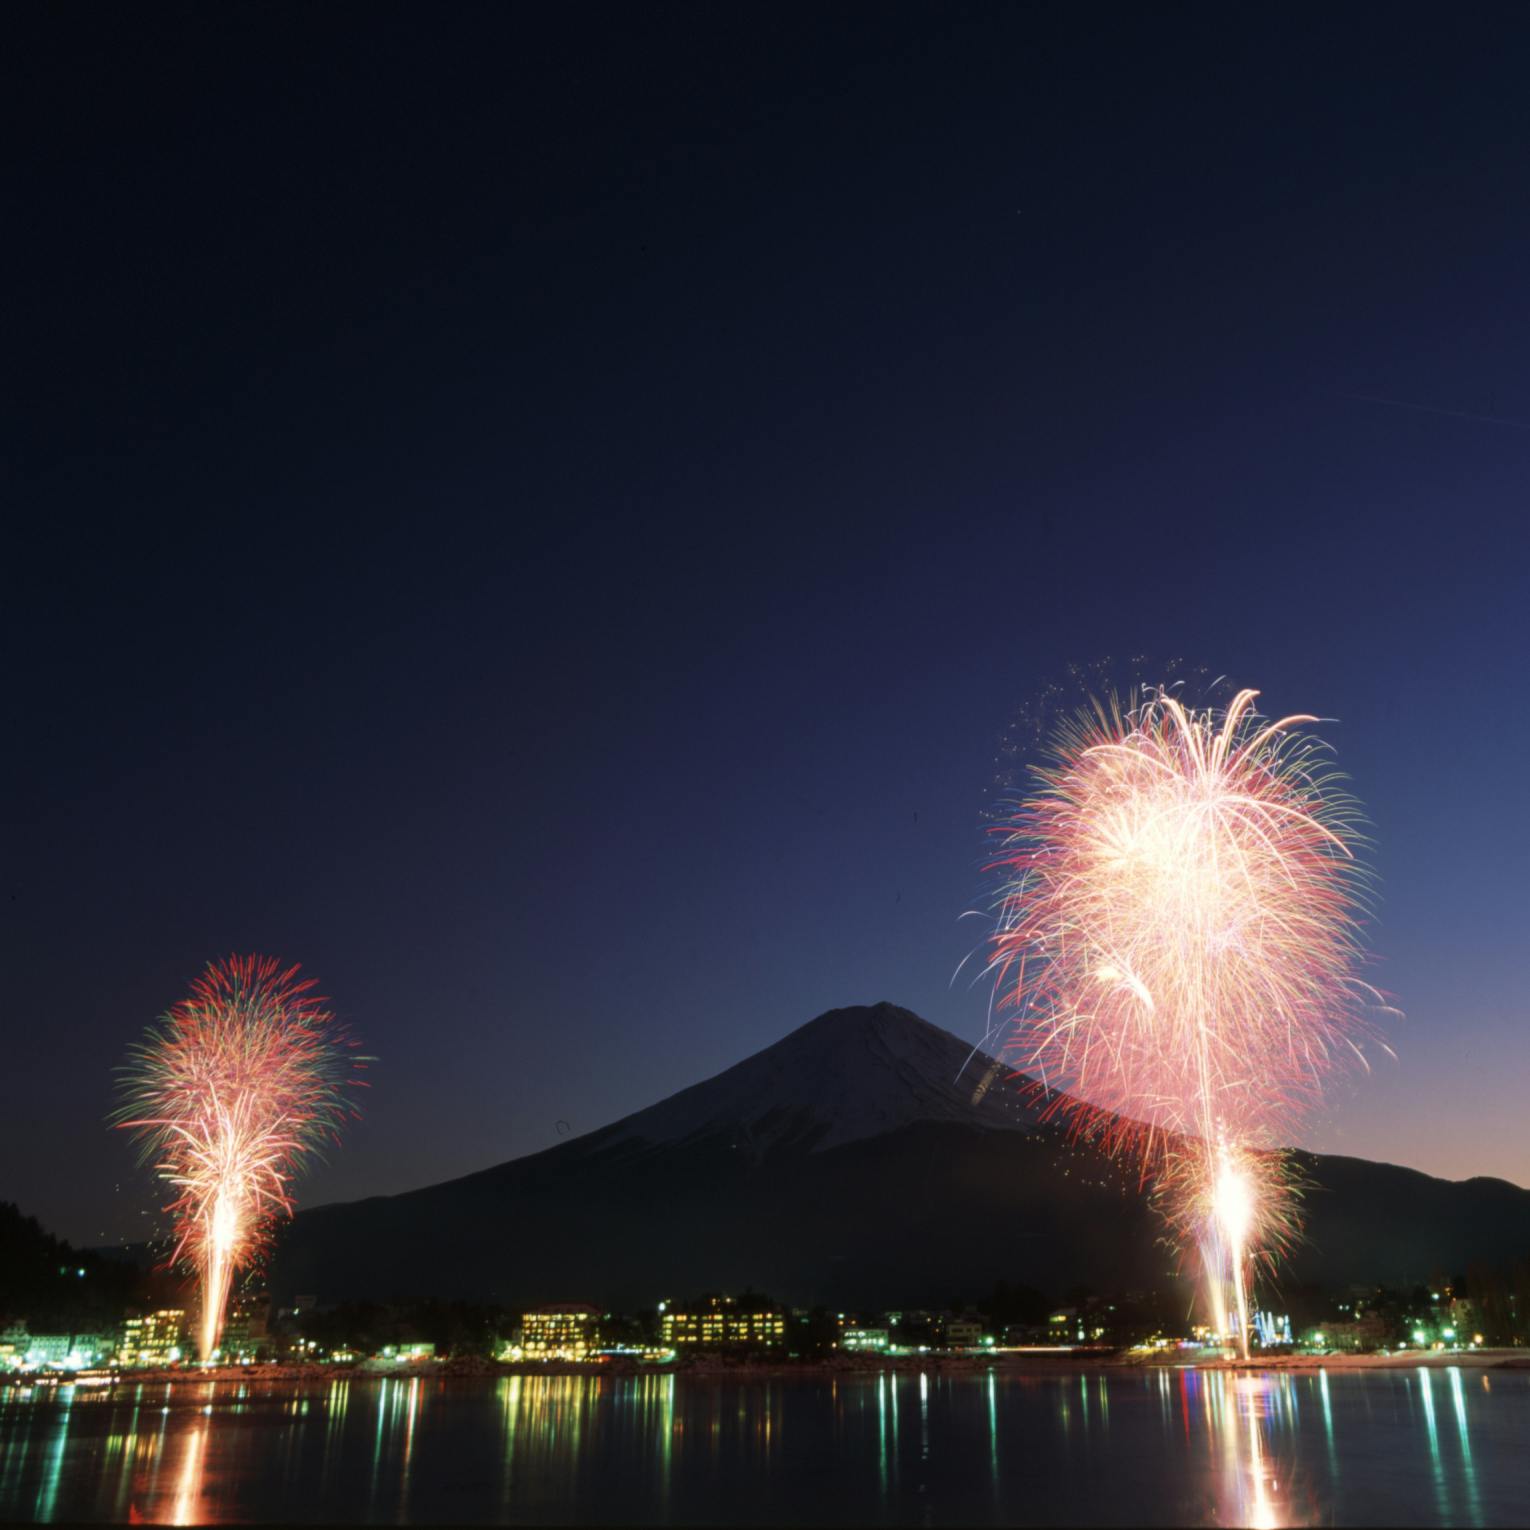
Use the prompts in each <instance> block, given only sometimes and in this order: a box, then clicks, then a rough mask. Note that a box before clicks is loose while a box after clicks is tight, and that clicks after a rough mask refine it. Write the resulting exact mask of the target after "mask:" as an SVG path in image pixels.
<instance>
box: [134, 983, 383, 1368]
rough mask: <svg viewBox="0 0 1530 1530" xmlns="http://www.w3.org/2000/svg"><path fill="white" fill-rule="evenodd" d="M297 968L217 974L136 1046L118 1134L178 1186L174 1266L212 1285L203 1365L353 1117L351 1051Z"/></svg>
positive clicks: (205, 1300) (206, 1291)
mask: <svg viewBox="0 0 1530 1530" xmlns="http://www.w3.org/2000/svg"><path fill="white" fill-rule="evenodd" d="M297 971H298V969H297V968H296V967H291V968H288V969H287V970H286V971H282V970H280V967H279V964H278V963H277V962H276V961H274V960H272V959H270V958H268V957H256V956H251V957H242V958H241V957H231V958H230V959H229V960H228V961H226V962H214V963H211V964H210V965H209V966H208V968H207V971H206V972H205V973H203V975H202V976H201V977H200V978H198V979H197V981H196V982H195V983H194V984H193V985H192V991H191V995H190V997H189V998H186V999H183V1000H181V1002H180V1003H179V1004H177V1005H176V1006H175V1007H174V1008H173V1009H171V1010H170V1011H169V1013H168V1014H166V1015H165V1016H164V1017H163V1018H162V1019H161V1020H160V1021H159V1022H158V1023H157V1024H156V1025H155V1026H153V1027H151V1028H150V1030H149V1032H148V1034H147V1036H146V1037H145V1039H144V1040H143V1041H142V1042H140V1043H138V1044H137V1045H136V1046H135V1047H134V1048H133V1049H132V1061H131V1063H130V1064H129V1067H128V1070H127V1072H128V1083H127V1094H128V1096H129V1098H128V1103H127V1104H125V1105H124V1106H123V1107H122V1109H121V1110H119V1111H118V1112H117V1124H118V1125H119V1126H123V1127H126V1128H129V1129H131V1130H133V1131H135V1132H137V1133H138V1134H139V1136H140V1138H141V1139H142V1141H143V1149H144V1157H145V1159H146V1160H148V1161H151V1162H152V1163H153V1165H154V1168H155V1171H156V1172H157V1173H158V1175H159V1177H160V1178H161V1179H163V1180H164V1181H165V1182H166V1183H167V1184H170V1185H173V1186H175V1188H176V1191H177V1197H176V1199H175V1200H174V1201H173V1202H172V1204H171V1205H170V1206H169V1208H168V1210H169V1211H170V1213H171V1215H172V1217H173V1218H174V1221H175V1228H176V1234H177V1242H176V1246H175V1252H174V1253H173V1255H172V1256H171V1257H172V1261H174V1260H178V1259H180V1258H182V1257H183V1256H184V1257H187V1258H189V1259H190V1260H191V1262H192V1263H193V1264H194V1265H195V1266H196V1268H197V1270H198V1273H199V1275H200V1277H201V1285H202V1314H201V1324H200V1347H201V1353H202V1358H203V1359H204V1360H206V1359H210V1358H211V1357H212V1355H213V1352H214V1351H215V1350H216V1349H217V1347H218V1339H219V1336H220V1334H221V1332H222V1327H223V1313H224V1309H225V1307H226V1305H227V1301H228V1294H229V1291H230V1289H231V1287H232V1284H233V1279H234V1276H235V1275H236V1274H237V1273H238V1272H239V1271H240V1270H241V1269H244V1268H246V1267H247V1266H248V1265H249V1264H250V1263H251V1262H252V1261H253V1260H254V1259H255V1258H256V1257H257V1256H258V1255H259V1254H260V1252H261V1251H262V1250H263V1248H264V1247H265V1245H266V1242H267V1239H268V1237H269V1234H270V1230H271V1227H272V1225H273V1223H274V1222H275V1221H276V1219H277V1218H278V1217H280V1216H283V1215H287V1214H289V1213H290V1212H291V1209H292V1202H291V1198H290V1195H289V1191H288V1185H289V1182H290V1181H291V1179H292V1178H293V1176H294V1175H295V1174H296V1173H297V1171H298V1170H299V1168H300V1167H301V1166H302V1163H303V1161H304V1159H305V1158H306V1157H307V1155H308V1154H309V1152H310V1151H312V1149H313V1148H314V1147H315V1146H317V1144H318V1142H319V1141H320V1140H321V1139H322V1138H325V1137H333V1136H334V1135H335V1134H336V1132H337V1131H338V1128H339V1125H340V1122H341V1120H342V1119H343V1118H344V1116H346V1115H347V1114H350V1113H351V1110H350V1107H349V1105H348V1104H347V1102H346V1100H345V1098H344V1097H343V1089H344V1086H345V1085H346V1084H347V1083H349V1082H356V1080H354V1079H353V1078H351V1077H349V1076H348V1071H347V1070H348V1061H349V1059H348V1058H347V1054H346V1050H345V1048H346V1046H347V1045H348V1043H347V1042H346V1039H345V1038H344V1037H343V1036H342V1035H341V1034H340V1032H339V1031H338V1029H337V1028H336V1026H335V1025H334V1023H333V1021H332V1019H331V1017H330V1016H329V1015H328V1014H327V1013H326V1011H325V1010H324V1008H323V1003H324V1001H323V1000H322V999H319V998H317V997H315V996H313V995H311V994H310V992H309V990H310V989H312V987H313V981H312V980H311V979H310V980H307V981H304V982H298V981H297ZM354 1060H355V1061H356V1062H357V1063H359V1062H361V1061H362V1059H354Z"/></svg>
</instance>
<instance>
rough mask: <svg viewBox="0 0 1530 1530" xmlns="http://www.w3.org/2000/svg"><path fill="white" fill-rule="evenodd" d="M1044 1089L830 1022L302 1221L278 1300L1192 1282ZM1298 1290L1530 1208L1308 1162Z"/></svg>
mask: <svg viewBox="0 0 1530 1530" xmlns="http://www.w3.org/2000/svg"><path fill="white" fill-rule="evenodd" d="M1045 1104H1046V1100H1045V1099H1042V1098H1039V1097H1038V1096H1037V1094H1036V1091H1035V1086H1034V1084H1033V1083H1032V1081H1030V1080H1027V1079H1024V1078H1022V1077H1021V1076H1020V1075H1018V1074H1015V1073H1014V1072H1013V1071H1012V1070H1009V1069H1006V1068H1005V1067H1004V1065H1003V1064H1002V1063H1001V1062H999V1061H998V1060H997V1059H995V1058H993V1057H991V1056H990V1055H988V1054H986V1053H983V1052H981V1051H980V1050H977V1049H974V1048H973V1047H972V1046H971V1045H970V1044H969V1043H967V1042H964V1041H962V1040H960V1038H958V1037H956V1036H954V1035H952V1034H951V1033H950V1032H948V1031H945V1030H943V1029H941V1028H940V1027H938V1026H935V1025H932V1024H931V1023H930V1022H928V1021H926V1020H923V1019H921V1018H920V1017H919V1016H918V1015H916V1014H914V1013H913V1012H912V1011H910V1010H906V1009H903V1008H901V1007H899V1006H897V1005H893V1004H889V1003H886V1002H883V1003H880V1004H877V1005H871V1006H851V1007H846V1008H842V1009H836V1010H829V1011H826V1012H825V1013H824V1014H822V1015H819V1016H816V1017H815V1018H814V1019H812V1020H810V1021H808V1022H806V1023H805V1024H804V1025H801V1026H799V1027H797V1028H796V1029H795V1030H793V1031H791V1032H789V1033H788V1034H787V1035H786V1036H784V1037H783V1038H781V1040H779V1041H777V1042H775V1043H773V1044H772V1045H770V1046H768V1047H766V1048H764V1049H762V1050H761V1051H759V1052H756V1053H754V1054H752V1055H750V1056H749V1057H746V1058H744V1059H743V1060H742V1061H740V1062H738V1063H735V1064H733V1065H732V1066H731V1067H729V1068H725V1069H723V1070H722V1071H721V1072H720V1073H718V1074H716V1075H714V1076H713V1077H711V1078H709V1079H705V1080H702V1081H701V1082H699V1083H697V1084H693V1085H690V1086H688V1087H687V1088H685V1089H682V1090H678V1091H677V1092H676V1093H674V1094H672V1095H670V1096H667V1097H666V1098H664V1099H662V1100H659V1101H657V1102H655V1103H654V1104H653V1105H651V1106H647V1107H645V1108H644V1109H642V1110H639V1111H635V1112H633V1113H631V1114H630V1115H628V1116H625V1117H622V1118H621V1119H620V1120H618V1121H615V1122H612V1123H610V1124H608V1125H607V1126H604V1127H600V1128H597V1129H595V1130H594V1131H591V1132H588V1133H584V1134H582V1135H581V1136H579V1137H576V1138H573V1139H571V1140H570V1141H568V1142H564V1143H557V1144H554V1145H553V1146H551V1147H549V1148H545V1149H543V1150H541V1151H540V1152H538V1153H534V1154H528V1155H525V1156H523V1157H520V1158H515V1159H510V1160H508V1161H507V1162H504V1163H501V1164H496V1165H492V1166H490V1167H488V1168H486V1169H481V1170H478V1171H476V1172H474V1173H472V1174H468V1175H464V1176H461V1177H459V1178H456V1179H453V1180H447V1181H444V1182H441V1183H439V1184H436V1185H430V1186H424V1187H421V1188H418V1189H415V1190H411V1191H406V1192H403V1193H401V1194H398V1195H393V1196H376V1197H370V1198H368V1199H366V1200H362V1201H351V1202H336V1203H331V1204H329V1205H327V1206H322V1207H314V1208H311V1209H308V1210H304V1211H302V1212H300V1213H299V1214H298V1216H297V1217H296V1218H295V1219H294V1221H293V1223H292V1224H291V1225H290V1226H289V1228H288V1229H287V1230H286V1232H285V1234H284V1236H283V1238H282V1239H281V1241H280V1244H279V1246H278V1249H277V1251H276V1255H275V1258H274V1260H273V1265H272V1283H273V1288H274V1289H276V1290H278V1291H279V1292H281V1291H285V1292H289V1293H290V1292H292V1291H296V1290H302V1291H307V1292H315V1291H317V1292H320V1293H324V1294H325V1295H326V1296H328V1297H341V1296H347V1295H357V1296H359V1295H368V1296H377V1297H382V1298H386V1297H390V1296H399V1297H404V1296H415V1295H441V1296H450V1295H460V1296H468V1297H480V1298H491V1299H496V1300H506V1301H509V1300H522V1299H524V1300H536V1299H543V1298H544V1297H545V1293H547V1292H549V1291H554V1290H556V1291H562V1292H567V1291H569V1290H577V1289H583V1290H585V1291H586V1292H587V1293H588V1294H589V1295H590V1296H591V1297H592V1298H593V1299H598V1300H601V1301H605V1302H608V1303H611V1304H622V1305H632V1306H648V1305H652V1303H653V1302H654V1301H656V1300H657V1299H658V1298H659V1297H660V1296H661V1295H664V1294H666V1293H667V1294H676V1293H677V1292H690V1291H697V1290H703V1289H727V1288H742V1287H743V1286H746V1285H753V1286H755V1287H756V1288H763V1289H769V1290H772V1291H774V1292H775V1293H776V1294H777V1295H779V1296H781V1297H782V1298H783V1299H787V1300H791V1301H793V1302H795V1303H798V1304H804V1303H806V1304H811V1303H813V1302H816V1301H823V1302H825V1303H826V1304H828V1303H830V1302H835V1301H837V1302H841V1303H843V1304H847V1305H862V1304H870V1303H872V1302H875V1301H885V1302H891V1303H898V1302H917V1301H919V1300H921V1299H924V1298H926V1297H928V1298H929V1299H931V1300H934V1299H940V1298H943V1297H944V1296H946V1295H954V1294H956V1293H959V1292H963V1291H965V1292H968V1293H969V1294H975V1293H978V1292H981V1291H985V1290H989V1289H992V1286H993V1285H994V1283H995V1282H996V1281H997V1280H1000V1279H1008V1280H1010V1281H1011V1282H1017V1281H1018V1282H1024V1283H1027V1284H1030V1285H1033V1286H1037V1287H1039V1288H1042V1289H1058V1290H1060V1289H1066V1288H1067V1287H1068V1286H1069V1285H1071V1284H1075V1283H1085V1284H1090V1285H1093V1286H1095V1287H1097V1288H1103V1289H1124V1288H1127V1287H1135V1288H1152V1287H1155V1286H1161V1285H1163V1283H1164V1282H1166V1281H1170V1280H1172V1279H1173V1278H1174V1275H1173V1271H1172V1269H1171V1268H1170V1261H1169V1259H1168V1256H1167V1255H1166V1253H1165V1251H1164V1250H1163V1248H1162V1247H1161V1245H1160V1242H1159V1236H1160V1229H1159V1226H1158V1224H1157V1222H1156V1221H1155V1220H1154V1219H1153V1217H1152V1216H1151V1214H1150V1212H1149V1211H1148V1209H1147V1206H1146V1203H1145V1198H1144V1196H1143V1193H1142V1190H1141V1187H1140V1185H1138V1184H1137V1183H1136V1182H1135V1179H1134V1177H1133V1176H1132V1175H1130V1174H1129V1173H1128V1172H1126V1171H1124V1170H1123V1168H1122V1167H1121V1166H1120V1165H1117V1164H1114V1163H1112V1162H1111V1161H1110V1160H1108V1159H1106V1158H1105V1157H1103V1156H1102V1155H1101V1154H1100V1153H1099V1152H1097V1151H1096V1150H1094V1149H1092V1148H1090V1147H1089V1146H1088V1145H1087V1144H1082V1143H1078V1142H1075V1141H1073V1140H1072V1139H1071V1138H1070V1136H1069V1134H1068V1132H1067V1130H1066V1128H1065V1127H1064V1126H1062V1125H1060V1124H1058V1123H1056V1122H1049V1121H1047V1120H1045V1119H1044V1117H1043V1109H1044V1106H1045ZM1295 1161H1296V1163H1297V1165H1298V1167H1299V1169H1300V1172H1301V1173H1302V1175H1303V1176H1304V1177H1305V1178H1306V1179H1307V1180H1308V1181H1310V1182H1311V1185H1312V1186H1313V1189H1312V1191H1311V1193H1309V1194H1308V1196H1307V1197H1306V1200H1305V1202H1304V1215H1305V1219H1306V1229H1307V1230H1306V1239H1305V1242H1304V1243H1303V1245H1302V1246H1301V1247H1299V1248H1298V1249H1297V1250H1296V1251H1295V1253H1294V1254H1293V1256H1292V1258H1291V1259H1290V1261H1289V1262H1288V1266H1287V1268H1288V1271H1289V1274H1290V1277H1291V1278H1293V1279H1296V1280H1301V1281H1307V1280H1310V1281H1313V1282H1316V1283H1324V1284H1348V1283H1352V1282H1361V1281H1367V1282H1369V1281H1375V1282H1385V1283H1392V1284H1395V1283H1401V1282H1404V1281H1417V1282H1422V1281H1426V1280H1428V1279H1429V1278H1430V1277H1431V1275H1432V1274H1433V1273H1434V1272H1435V1271H1437V1270H1439V1269H1447V1270H1451V1269H1464V1268H1465V1267H1466V1266H1467V1265H1468V1264H1470V1263H1474V1262H1488V1263H1497V1262H1503V1261H1506V1260H1508V1259H1513V1258H1519V1257H1524V1256H1526V1255H1527V1254H1530V1191H1525V1190H1522V1189H1520V1188H1519V1187H1517V1186H1513V1185H1510V1184H1508V1183H1507V1182H1505V1181H1495V1180H1492V1179H1490V1178H1488V1177H1486V1176H1478V1177H1476V1178H1474V1179H1473V1180H1468V1181H1459V1182H1456V1181H1445V1180H1438V1179H1435V1178H1433V1177H1432V1176H1429V1175H1426V1174H1423V1173H1422V1172H1421V1171H1418V1170H1412V1169H1406V1168H1402V1167H1401V1166H1396V1165H1380V1164H1372V1163H1370V1162H1369V1161H1367V1160H1364V1159H1354V1158H1346V1157H1341V1156H1323V1155H1316V1154H1311V1153H1302V1152H1298V1153H1296V1154H1295Z"/></svg>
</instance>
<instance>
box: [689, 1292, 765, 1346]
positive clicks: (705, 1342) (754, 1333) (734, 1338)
mask: <svg viewBox="0 0 1530 1530" xmlns="http://www.w3.org/2000/svg"><path fill="white" fill-rule="evenodd" d="M659 1326H660V1328H661V1329H662V1330H663V1334H664V1342H665V1344H667V1345H669V1346H670V1348H672V1349H760V1348H768V1347H770V1346H773V1345H777V1344H782V1343H784V1342H785V1340H786V1314H785V1313H784V1312H783V1311H782V1310H781V1308H779V1307H777V1306H776V1305H774V1303H771V1302H768V1301H766V1300H765V1299H764V1298H762V1297H747V1296H746V1297H732V1296H707V1297H703V1298H702V1300H700V1301H698V1302H667V1301H665V1302H660V1303H659Z"/></svg>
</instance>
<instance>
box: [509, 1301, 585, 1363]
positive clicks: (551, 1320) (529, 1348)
mask: <svg viewBox="0 0 1530 1530" xmlns="http://www.w3.org/2000/svg"><path fill="white" fill-rule="evenodd" d="M599 1318H600V1308H599V1307H592V1306H590V1304H589V1303H588V1302H549V1303H548V1304H547V1305H546V1306H544V1307H533V1308H532V1310H531V1311H530V1312H523V1313H522V1314H521V1338H520V1344H519V1346H518V1347H519V1349H520V1354H519V1355H518V1356H515V1358H517V1359H523V1360H583V1359H585V1358H586V1357H587V1356H588V1355H589V1353H590V1351H591V1350H592V1349H593V1348H594V1347H595V1342H596V1339H597V1337H598V1326H597V1325H598V1320H599Z"/></svg>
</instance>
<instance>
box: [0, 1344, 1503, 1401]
mask: <svg viewBox="0 0 1530 1530" xmlns="http://www.w3.org/2000/svg"><path fill="white" fill-rule="evenodd" d="M1452 1369H1465V1370H1474V1371H1492V1370H1530V1350H1526V1349H1496V1350H1492V1349H1481V1350H1462V1351H1456V1352H1450V1351H1431V1352H1429V1353H1427V1354H1425V1353H1412V1354H1410V1353H1406V1352H1401V1353H1396V1354H1360V1355H1338V1354H1335V1355H1271V1356H1268V1357H1265V1358H1263V1359H1259V1360H1247V1361H1245V1360H1241V1359H1234V1358H1218V1359H1209V1358H1208V1359H1200V1358H1195V1359H1183V1358H1179V1357H1170V1356H1165V1355H1130V1354H1122V1353H1110V1354H1098V1353H1096V1354H1087V1353H1081V1354H1074V1355H994V1356H972V1357H967V1356H962V1355H941V1356H934V1355H923V1356H904V1355H899V1356H895V1357H890V1358H884V1359H881V1360H874V1359H869V1358H866V1357H857V1358H856V1359H855V1360H853V1361H849V1360H847V1359H845V1358H837V1359H827V1360H782V1361H769V1360H753V1361H731V1362H730V1361H726V1360H717V1361H712V1362H708V1361H698V1360H691V1361H688V1362H686V1363H683V1364H669V1365H641V1366H639V1365H622V1366H606V1365H590V1364H577V1363H574V1362H549V1363H542V1364H526V1363H524V1362H522V1363H515V1362H508V1361H506V1362H501V1361H494V1360H487V1359H477V1358H467V1359H462V1360H445V1361H413V1362H407V1363H401V1364H397V1365H386V1366H385V1365H369V1364H359V1365H281V1364H269V1365H247V1366H219V1367H216V1368H210V1369H208V1370H205V1371H204V1370H200V1369H186V1368H183V1367H179V1366H177V1367H172V1368H168V1369H165V1370H144V1371H116V1372H112V1371H100V1372H89V1371H86V1372H81V1373H79V1374H78V1375H69V1374H64V1373H50V1374H47V1375H33V1376H20V1375H15V1374H12V1375H6V1376H0V1389H13V1388H38V1387H42V1388H47V1389H52V1388H57V1387H67V1386H75V1387H88V1388H91V1389H93V1390H100V1391H110V1392H117V1391H119V1390H121V1389H124V1388H128V1387H139V1386H165V1387H175V1386H178V1387H207V1386H212V1387H228V1386H236V1385H243V1386H248V1385H250V1384H251V1383H255V1384H258V1385H261V1386H271V1385H275V1386H279V1387H286V1386H291V1387H293V1388H294V1389H298V1390H301V1389H303V1388H305V1387H308V1386H322V1385H326V1384H329V1383H332V1382H336V1381H345V1382H351V1381H362V1382H366V1381H403V1380H409V1381H415V1380H430V1381H451V1382H482V1381H500V1380H504V1379H507V1378H510V1377H517V1376H518V1377H528V1376H531V1377H535V1376H548V1377H560V1378H562V1377H580V1376H582V1377H587V1378H592V1379H599V1378H603V1377H608V1376H609V1377H622V1378H630V1377H636V1376H676V1377H680V1378H682V1379H683V1378H686V1377H692V1378H695V1379H698V1380H707V1381H716V1380H721V1379H726V1378H732V1379H735V1380H739V1381H774V1380H791V1379H793V1378H801V1377H815V1378H821V1377H829V1378H831V1379H838V1378H839V1377H846V1378H850V1377H869V1376H882V1375H889V1374H891V1375H903V1374H908V1375H915V1374H919V1373H921V1372H922V1373H926V1374H928V1373H930V1372H934V1373H936V1374H938V1375H952V1376H977V1375H987V1374H988V1373H990V1372H998V1373H999V1374H1001V1375H1022V1376H1023V1375H1030V1376H1047V1375H1070V1374H1076V1373H1078V1372H1080V1371H1100V1372H1104V1371H1111V1372H1129V1371H1149V1370H1162V1371H1186V1370H1191V1371H1217V1372H1232V1373H1235V1374H1244V1373H1247V1374H1255V1373H1260V1372H1291V1371H1296V1372H1313V1371H1317V1372H1323V1371H1395V1370H1452Z"/></svg>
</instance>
